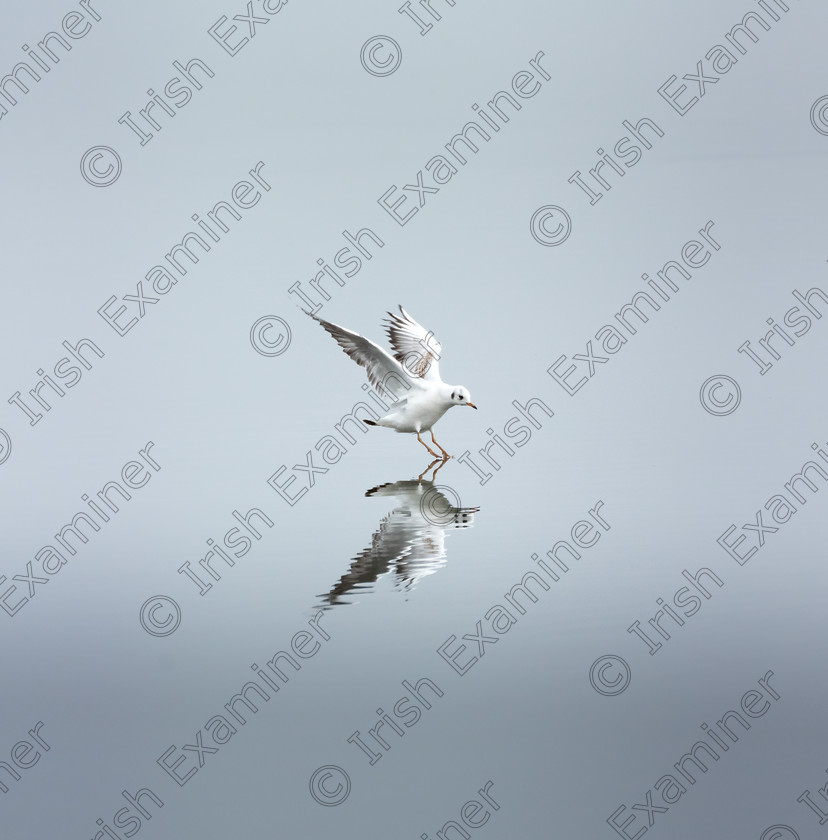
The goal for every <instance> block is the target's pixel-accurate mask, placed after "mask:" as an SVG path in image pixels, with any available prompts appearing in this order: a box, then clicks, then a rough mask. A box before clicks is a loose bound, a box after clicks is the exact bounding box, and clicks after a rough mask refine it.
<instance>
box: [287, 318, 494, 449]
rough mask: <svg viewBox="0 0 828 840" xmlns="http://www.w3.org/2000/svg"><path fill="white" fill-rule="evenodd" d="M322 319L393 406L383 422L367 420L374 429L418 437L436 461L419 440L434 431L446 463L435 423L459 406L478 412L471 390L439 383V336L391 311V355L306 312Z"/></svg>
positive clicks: (441, 381) (351, 333)
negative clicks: (435, 429)
mask: <svg viewBox="0 0 828 840" xmlns="http://www.w3.org/2000/svg"><path fill="white" fill-rule="evenodd" d="M302 311H303V312H305V314H306V315H310V317H311V318H313V319H314V321H318V322H319V323H320V324H321V325H322V326H323V327H324V328H325V329H326V330H327V331H328V332H329V333H330V334H331V335H332V336H333V337H334V339H336V342H337V344H339V346H340V347H341V348H342V349H343V350H344V351H345V352H346V353H347V354H348V355H349V356H350V357H351V358H352V359H353V360H354V361H355V362H356V363H357V364H358V365H361V366H362V367H364V368H365V370H366V372H367V374H368V381H369V382H370V383H371V384H372V385H373V386H374V388H375V389H376V391H377V393H378V394H379V395H380V397H382V398H383V400H389V401H391V402H392V404H391V405H390V406H389V407H388V413H387V414H386V415H385V416H384V417H380V418H379V419H378V420H363V421H362V422H363V423H367V424H368V425H369V426H385V427H386V428H388V429H394V430H395V431H397V432H406V433H409V434H416V435H417V440H418V441H419V442H420V443H421V444H422V445H423V446H424V447H425V448H426V449H427V450H428V451H429V454H430V455H432V456H433V457H434V458H439V457H440V456H439V455H438V454H437V453H436V452H435V451H434V450H433V449H432V448H431V447H430V446H429V445H428V444H427V443H426V442H425V441H424V440H423V439H422V438H421V437H420V432H431V441H432V443H434V445H435V446H436V447H437V448H438V449H439V450H440V451H441V452H442V453H443V460H445V459H447V458H450V457H451V456H450V455H449V454H448V452H446V450H445V449H443V447H442V446H440V444H439V443H437V441H436V440H435V438H434V431H433V426H434V424H435V423H436V422H437V421H438V420H439V419H440V418H441V417H442V416H443V415H444V414H445V413H446V412H447V411H448V410H449V409H450V408H451V407H452V406H455V405H468V406H470V407H471V408H474V409H476V408H477V406H476V405H475V404H474V403H473V402H472V401H471V397H470V396H469V392H468V389H466V388H464V387H463V386H462V385H446V383H445V382H443V380H442V379H440V367H439V359H440V351H441V350H442V349H443V347H442V345H441V344H440V342H438V341H437V340H436V339H435V338H434V333H433V332H431V331H430V330H428V331H427V330H426V329H425V328H424V327H422V326H420V324H418V323H417V322H416V321H415V320H414V319H413V318H412V317H411V316H410V315H409V314H408V313H407V312H406V311H405V310H404V309H403V308H402V306H400V314H399V315H394V314H393V313H391V312H389V313H388V315H389V316H390V318H386V319H385V320H384V322H383V323H385V324H386V327H385V331H386V332H387V333H388V339H389V341H390V342H391V349H392V350H393V352H394V355H393V356H392V355H391V354H390V353H388V352H387V351H386V350H383V349H382V347H380V346H379V345H377V344H374V342H373V341H369V340H368V339H367V338H363V337H362V336H361V335H359V334H358V333H355V332H351V330H346V329H345V328H344V327H340V326H337V325H336V324H331V323H330V322H328V321H323V320H322V318H318V317H317V316H316V315H314V314H313V313H312V312H309V311H308V310H307V309H304V310H302Z"/></svg>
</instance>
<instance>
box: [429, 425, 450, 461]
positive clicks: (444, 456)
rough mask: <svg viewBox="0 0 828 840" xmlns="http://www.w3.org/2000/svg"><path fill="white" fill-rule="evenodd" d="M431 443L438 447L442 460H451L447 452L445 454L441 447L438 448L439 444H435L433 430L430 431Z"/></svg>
mask: <svg viewBox="0 0 828 840" xmlns="http://www.w3.org/2000/svg"><path fill="white" fill-rule="evenodd" d="M431 441H432V443H433V444H434V445H435V446H436V447H438V449H439V450H440V452H442V453H443V460H445V459H446V458H451V455H449V454H448V452H446V450H445V449H443V447H442V446H440V444H439V443H437V441H436V440H435V439H434V430H433V429H432V431H431Z"/></svg>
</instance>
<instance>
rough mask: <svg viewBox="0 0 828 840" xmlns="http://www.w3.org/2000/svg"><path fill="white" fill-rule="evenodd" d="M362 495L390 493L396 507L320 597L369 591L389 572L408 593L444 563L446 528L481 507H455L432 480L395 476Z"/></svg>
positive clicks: (465, 523) (464, 523)
mask: <svg viewBox="0 0 828 840" xmlns="http://www.w3.org/2000/svg"><path fill="white" fill-rule="evenodd" d="M365 495H366V496H391V497H393V498H394V499H396V500H397V502H398V504H397V506H396V507H395V508H394V509H393V510H392V511H390V512H389V513H388V514H386V515H385V516H384V517H383V518H382V520H381V521H380V524H379V528H377V530H376V531H375V532H374V535H373V537H372V538H371V545H370V546H369V547H368V548H366V549H364V550H363V551H361V552H360V553H359V554H357V556H356V557H354V560H353V562H352V563H351V567H350V568H349V569H348V571H347V572H346V573H345V574H344V575H342V577H341V578H340V579H339V581H338V582H337V583H336V584H335V585H334V586H333V587H332V588H331V590H330V592H328V593H327V594H326V595H322V596H321V597H322V598H324V600H325V601H326V602H327V604H329V605H331V606H333V605H334V604H338V603H348V602H342V601H340V599H341V597H342V596H343V595H345V594H346V593H348V592H359V591H370V590H371V589H372V588H373V587H372V584H374V583H376V581H377V580H379V578H380V577H381V576H382V575H384V574H386V573H388V572H389V571H391V572H393V573H394V576H395V578H396V581H395V583H396V584H397V586H398V587H399V588H401V589H403V590H404V591H406V592H408V591H409V590H411V589H412V588H413V587H414V585H415V584H416V583H417V581H419V580H420V579H421V578H424V577H426V576H427V575H430V574H433V573H434V572H436V571H437V570H438V569H440V568H442V567H443V566H444V565H445V563H446V560H445V557H446V548H445V531H446V529H447V528H468V527H471V525H472V524H473V521H474V514H475V513H476V512H477V511H478V510H480V508H476V507H472V508H462V507H454V505H452V504H451V502H450V501H449V500H448V499H447V498H446V496H445V495H444V494H443V493H441V492H440V490H439V489H438V488H437V487H436V486H435V485H434V483H433V482H431V481H414V480H412V481H395V482H394V483H393V484H381V485H380V486H379V487H373V488H372V489H371V490H368V491H367V492H366V493H365Z"/></svg>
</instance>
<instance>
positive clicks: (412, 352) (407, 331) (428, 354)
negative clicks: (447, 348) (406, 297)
mask: <svg viewBox="0 0 828 840" xmlns="http://www.w3.org/2000/svg"><path fill="white" fill-rule="evenodd" d="M400 313H401V315H402V317H400V315H394V314H393V313H392V312H389V313H388V314H389V315H390V316H391V318H390V320H389V319H388V318H386V319H385V321H384V323H386V324H387V325H388V326H387V327H386V328H385V331H386V332H387V333H388V340H389V341H390V342H391V348H392V349H393V351H394V358H395V359H396V360H397V361H398V362H399V363H400V364H401V365H402V366H403V367H404V368H405V369H406V370H407V371H409V373H412V374H413V375H414V376H419V377H421V378H422V379H426V380H431V381H434V382H440V381H442V380H441V379H440V363H439V359H440V351H441V350H442V349H443V346H442V345H441V344H440V342H439V341H437V339H436V338H435V337H434V333H432V332H430V331H428V332H427V331H426V329H425V328H424V327H421V326H420V325H419V324H418V323H417V322H416V321H415V320H414V319H413V318H412V317H411V316H410V315H409V314H408V313H407V312H406V311H405V310H404V309H403V308H402V307H400Z"/></svg>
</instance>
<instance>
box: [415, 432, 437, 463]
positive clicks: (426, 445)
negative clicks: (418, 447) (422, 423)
mask: <svg viewBox="0 0 828 840" xmlns="http://www.w3.org/2000/svg"><path fill="white" fill-rule="evenodd" d="M431 437H432V438H433V437H434V435H433V434H432V436H431ZM417 440H418V441H420V443H421V444H422V445H423V446H424V447H425V448H426V449H427V450H428V451H429V454H431V455H433V456H434V457H435V458H439V457H440V456H439V455H438V454H437V453H436V452H435V451H434V450H433V449H432V448H431V447H430V446H429V445H428V444H427V443H426V442H425V441H424V440H423V439H422V438H421V437H420V433H419V432H417ZM434 442H435V443H437V441H434ZM437 446H440V444H439V443H437ZM440 448H441V449H442V447H440Z"/></svg>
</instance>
